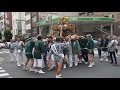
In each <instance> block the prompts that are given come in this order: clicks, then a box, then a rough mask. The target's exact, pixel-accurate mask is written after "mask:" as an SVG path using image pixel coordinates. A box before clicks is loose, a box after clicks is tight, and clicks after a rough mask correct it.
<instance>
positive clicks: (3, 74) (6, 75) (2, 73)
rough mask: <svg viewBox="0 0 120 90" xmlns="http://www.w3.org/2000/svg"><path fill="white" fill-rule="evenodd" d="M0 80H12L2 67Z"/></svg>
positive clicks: (0, 68)
mask: <svg viewBox="0 0 120 90" xmlns="http://www.w3.org/2000/svg"><path fill="white" fill-rule="evenodd" d="M0 78H12V77H10V75H9V74H8V73H7V72H6V71H5V70H4V69H3V68H2V67H0Z"/></svg>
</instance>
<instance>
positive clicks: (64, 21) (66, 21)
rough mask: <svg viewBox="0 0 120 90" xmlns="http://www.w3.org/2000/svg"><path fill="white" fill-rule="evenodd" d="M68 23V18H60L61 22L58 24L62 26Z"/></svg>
mask: <svg viewBox="0 0 120 90" xmlns="http://www.w3.org/2000/svg"><path fill="white" fill-rule="evenodd" d="M69 22H70V21H69V18H68V17H66V16H65V17H61V20H60V24H61V25H64V24H68V23H69Z"/></svg>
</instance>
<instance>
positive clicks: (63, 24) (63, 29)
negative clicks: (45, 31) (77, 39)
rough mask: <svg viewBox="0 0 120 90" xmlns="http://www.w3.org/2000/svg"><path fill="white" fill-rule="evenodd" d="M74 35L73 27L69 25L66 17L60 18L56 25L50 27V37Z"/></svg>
mask: <svg viewBox="0 0 120 90" xmlns="http://www.w3.org/2000/svg"><path fill="white" fill-rule="evenodd" d="M74 33H75V25H74V24H70V21H69V18H68V17H66V16H65V17H61V20H60V22H59V23H58V25H54V26H53V27H52V35H53V36H54V37H56V36H57V35H60V36H62V37H65V36H66V35H67V34H69V35H72V34H74Z"/></svg>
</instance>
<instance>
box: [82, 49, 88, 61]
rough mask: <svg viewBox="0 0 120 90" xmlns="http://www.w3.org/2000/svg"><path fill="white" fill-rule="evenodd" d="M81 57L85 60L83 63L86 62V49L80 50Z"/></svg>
mask: <svg viewBox="0 0 120 90" xmlns="http://www.w3.org/2000/svg"><path fill="white" fill-rule="evenodd" d="M82 57H83V59H84V60H85V62H88V50H87V49H83V50H82Z"/></svg>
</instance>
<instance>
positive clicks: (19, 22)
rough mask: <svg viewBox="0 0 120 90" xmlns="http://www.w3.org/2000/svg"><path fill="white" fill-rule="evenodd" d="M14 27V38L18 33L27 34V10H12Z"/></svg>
mask: <svg viewBox="0 0 120 90" xmlns="http://www.w3.org/2000/svg"><path fill="white" fill-rule="evenodd" d="M12 23H13V25H12V28H13V31H12V33H13V39H15V36H16V35H18V34H21V35H24V34H26V29H25V28H26V27H25V12H12Z"/></svg>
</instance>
